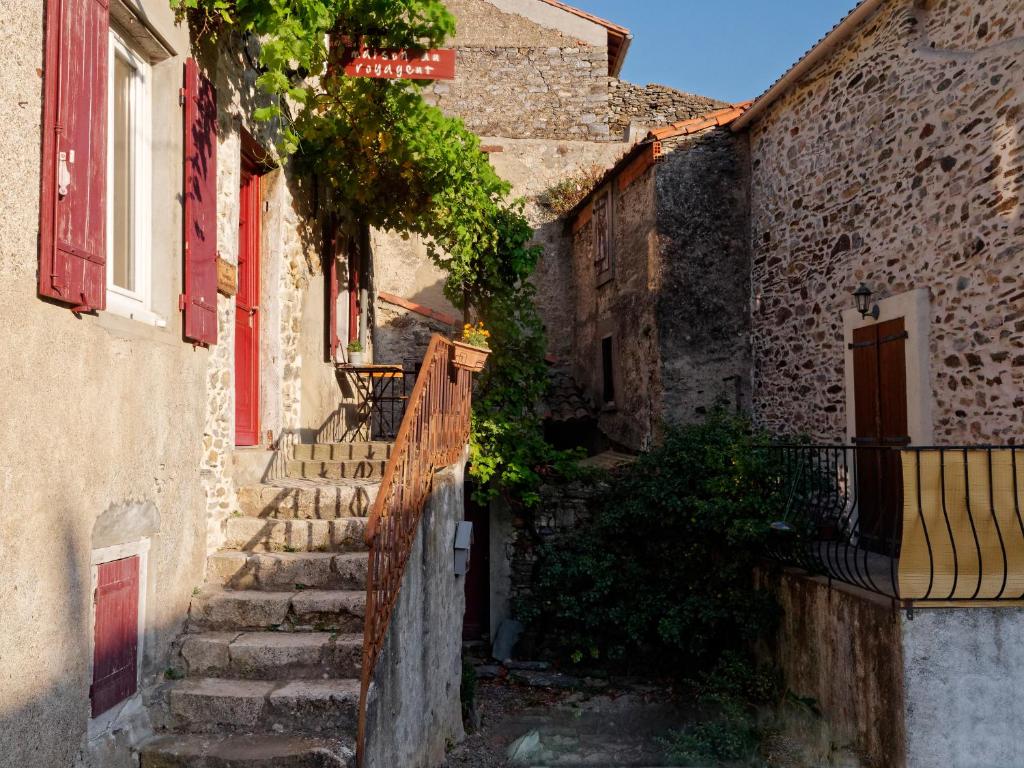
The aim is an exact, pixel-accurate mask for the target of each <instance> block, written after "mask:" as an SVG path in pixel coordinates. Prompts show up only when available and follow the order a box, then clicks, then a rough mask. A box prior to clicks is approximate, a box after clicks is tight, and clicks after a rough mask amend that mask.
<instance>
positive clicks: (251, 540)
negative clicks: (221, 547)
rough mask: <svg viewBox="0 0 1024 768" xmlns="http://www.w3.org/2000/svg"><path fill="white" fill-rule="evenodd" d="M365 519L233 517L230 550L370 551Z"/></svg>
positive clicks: (229, 529) (229, 522) (227, 530)
mask: <svg viewBox="0 0 1024 768" xmlns="http://www.w3.org/2000/svg"><path fill="white" fill-rule="evenodd" d="M365 532H366V518H365V517H341V518H338V519H336V520H289V519H284V520H279V519H275V518H258V517H244V516H243V517H229V518H228V519H227V523H226V525H225V534H226V537H227V541H226V543H225V546H226V547H227V548H228V549H238V550H245V551H248V552H282V551H285V550H286V549H298V550H302V551H305V552H348V551H362V550H365V549H366V542H365V541H364V539H363V535H364V533H365Z"/></svg>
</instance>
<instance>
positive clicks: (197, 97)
mask: <svg viewBox="0 0 1024 768" xmlns="http://www.w3.org/2000/svg"><path fill="white" fill-rule="evenodd" d="M184 97H185V237H184V240H185V292H184V293H183V294H182V296H181V300H180V302H179V305H180V308H181V309H182V310H183V311H184V312H185V338H186V339H187V340H189V341H193V342H196V343H198V344H216V343H217V91H216V89H215V88H214V87H213V83H211V82H210V81H209V80H208V79H207V78H206V77H204V76H203V75H202V74H200V72H199V67H198V65H197V64H196V62H195V60H194V59H188V60H187V61H186V62H185V88H184Z"/></svg>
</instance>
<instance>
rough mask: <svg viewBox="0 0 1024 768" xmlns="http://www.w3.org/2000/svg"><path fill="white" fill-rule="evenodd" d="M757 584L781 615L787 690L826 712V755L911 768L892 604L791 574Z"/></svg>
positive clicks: (779, 654)
mask: <svg viewBox="0 0 1024 768" xmlns="http://www.w3.org/2000/svg"><path fill="white" fill-rule="evenodd" d="M758 581H759V582H760V586H761V587H762V588H764V589H768V590H770V591H771V592H772V593H773V595H774V596H775V599H776V600H777V601H778V602H779V605H780V607H781V609H782V617H781V623H780V626H779V628H778V632H777V634H776V636H775V638H774V642H773V643H772V644H771V647H770V649H769V652H770V655H771V658H772V660H773V662H774V663H775V664H776V665H777V666H778V667H779V669H781V670H782V675H783V680H784V683H785V685H786V688H787V689H788V690H789V691H792V693H793V694H795V695H797V696H800V697H804V698H808V699H813V700H814V702H815V705H816V706H817V707H818V708H819V709H820V711H821V713H822V716H823V720H824V722H822V723H821V724H820V725H821V727H822V728H823V729H824V730H825V731H826V734H825V735H824V738H822V737H821V736H819V738H822V740H823V741H824V744H823V747H824V749H825V750H826V751H827V750H828V749H829V747H830V742H831V743H834V744H835V745H836V746H837V747H850V746H852V747H854V748H855V751H856V752H858V753H859V754H860V755H861V756H862V758H863V759H864V762H865V763H866V764H867V765H870V766H884V767H885V768H905V766H906V761H905V755H906V738H907V737H906V733H907V731H906V728H905V725H904V717H903V690H904V688H903V686H904V680H903V656H902V654H901V652H900V649H901V644H900V619H899V618H898V616H897V614H896V612H895V610H894V608H893V605H892V603H891V601H889V600H885V599H882V598H879V597H876V596H874V595H870V594H868V593H866V592H862V591H860V590H853V589H851V588H846V587H843V586H837V585H829V584H828V583H827V582H826V581H825V580H824V579H816V578H809V577H807V576H805V575H802V574H796V573H794V572H791V571H786V572H782V573H776V574H768V573H764V572H762V573H759V574H758ZM908 725H909V723H908ZM936 725H939V724H936ZM940 727H941V726H940ZM815 735H816V734H811V733H809V732H804V733H799V734H797V736H798V737H799V738H800V739H801V740H806V741H810V740H812V739H813V738H814V736H815ZM939 765H945V763H942V762H937V763H931V764H929V768H933V767H934V766H939ZM922 768H923V765H922Z"/></svg>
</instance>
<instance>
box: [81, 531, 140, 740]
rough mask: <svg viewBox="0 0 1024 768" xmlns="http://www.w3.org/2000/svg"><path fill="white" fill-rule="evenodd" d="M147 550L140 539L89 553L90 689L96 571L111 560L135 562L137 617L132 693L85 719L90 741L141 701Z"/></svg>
mask: <svg viewBox="0 0 1024 768" xmlns="http://www.w3.org/2000/svg"><path fill="white" fill-rule="evenodd" d="M149 548H150V539H149V538H143V539H139V540H137V541H132V542H128V543H126V544H116V545H114V546H111V547H103V548H102V549H94V550H93V551H92V559H91V571H92V589H91V590H90V592H89V594H91V595H92V601H91V603H90V609H89V684H90V685H92V680H93V676H94V674H95V672H94V670H93V662H94V661H95V655H96V648H95V645H96V589H97V587H98V586H99V573H100V568H99V567H100V566H101V565H103V564H104V563H111V562H113V561H115V560H124V559H125V558H129V557H138V558H139V599H138V606H139V616H138V624H137V627H138V635H137V639H136V651H135V693H133V694H132V695H131V696H129V697H128V698H127V699H125V700H124V701H122V702H120V703H118V704H115V705H114V706H113V707H111V708H110V709H108V710H107V711H106V712H103V713H102V714H100V715H98V716H97V717H91V718H90V719H89V736H90V738H95V737H96V736H97V735H98V734H100V733H104V732H106V731H107V730H109V729H110V727H111V726H112V725H113V724H114V723H115V722H116V721H117V719H118V718H119V716H120V715H121V713H122V712H123V711H124V710H125V709H126V708H132V707H133V705H138V704H140V703H141V701H142V657H143V650H144V648H143V641H144V640H145V636H146V594H147V590H148V588H149V585H148V584H147V580H148V579H147V577H148V575H149Z"/></svg>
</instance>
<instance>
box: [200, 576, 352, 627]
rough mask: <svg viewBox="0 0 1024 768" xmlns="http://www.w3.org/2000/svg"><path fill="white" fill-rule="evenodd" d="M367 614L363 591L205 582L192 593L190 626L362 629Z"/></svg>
mask: <svg viewBox="0 0 1024 768" xmlns="http://www.w3.org/2000/svg"><path fill="white" fill-rule="evenodd" d="M365 616H366V592H365V591H363V590H354V591H353V590H325V589H309V590H302V591H298V592H295V591H289V592H260V591H248V590H245V591H234V590H226V589H223V588H220V587H209V586H208V587H204V588H203V590H202V591H201V592H200V593H199V595H198V596H196V597H194V598H192V605H191V607H190V608H189V630H190V631H192V632H199V631H221V632H223V631H232V630H254V631H259V630H265V629H275V630H281V631H292V632H301V631H310V630H316V631H321V632H340V633H346V634H347V633H359V632H362V631H363V619H364V617H365Z"/></svg>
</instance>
